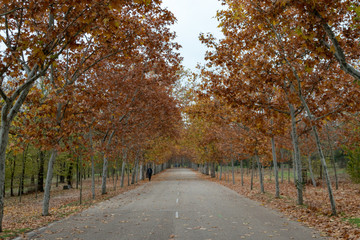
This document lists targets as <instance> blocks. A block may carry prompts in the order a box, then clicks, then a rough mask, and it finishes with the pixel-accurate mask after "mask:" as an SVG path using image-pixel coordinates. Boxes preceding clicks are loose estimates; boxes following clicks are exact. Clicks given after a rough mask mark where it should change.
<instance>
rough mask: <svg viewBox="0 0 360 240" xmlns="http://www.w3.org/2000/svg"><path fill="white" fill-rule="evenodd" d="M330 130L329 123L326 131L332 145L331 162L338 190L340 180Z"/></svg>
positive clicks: (330, 145)
mask: <svg viewBox="0 0 360 240" xmlns="http://www.w3.org/2000/svg"><path fill="white" fill-rule="evenodd" d="M329 131H330V130H329V127H328V125H326V133H327V138H328V142H329V147H330V154H331V163H332V165H333V168H334V174H335V189H336V190H338V189H339V181H338V177H337V172H336V163H335V155H334V149H333V146H332V143H331V139H330V134H329Z"/></svg>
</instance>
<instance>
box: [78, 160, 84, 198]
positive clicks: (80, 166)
mask: <svg viewBox="0 0 360 240" xmlns="http://www.w3.org/2000/svg"><path fill="white" fill-rule="evenodd" d="M78 165H79V175H80V179H79V181H80V196H79V197H80V200H79V201H80V205H81V204H82V193H83V192H82V190H83V188H82V183H83V180H82V174H85V173H84V171H83V166H82V159H81V156H79V164H78Z"/></svg>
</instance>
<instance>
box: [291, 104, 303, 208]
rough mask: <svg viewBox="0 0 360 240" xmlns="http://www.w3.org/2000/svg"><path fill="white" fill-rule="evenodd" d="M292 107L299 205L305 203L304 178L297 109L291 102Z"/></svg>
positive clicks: (292, 132)
mask: <svg viewBox="0 0 360 240" xmlns="http://www.w3.org/2000/svg"><path fill="white" fill-rule="evenodd" d="M289 108H290V116H291V138H292V142H293V147H294V162H295V166H296V170H297V181H296V189H297V203H298V204H299V205H303V203H304V198H303V184H302V182H303V180H302V174H301V169H302V166H301V159H300V149H299V140H298V135H297V129H296V117H295V109H294V107H293V105H292V104H290V103H289Z"/></svg>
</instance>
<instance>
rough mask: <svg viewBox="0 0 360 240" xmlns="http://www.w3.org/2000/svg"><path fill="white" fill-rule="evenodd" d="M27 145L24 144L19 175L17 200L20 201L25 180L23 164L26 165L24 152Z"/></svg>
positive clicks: (25, 152)
mask: <svg viewBox="0 0 360 240" xmlns="http://www.w3.org/2000/svg"><path fill="white" fill-rule="evenodd" d="M28 147H29V145H27V146H26V148H25V149H24V151H23V155H22V170H21V176H20V184H19V192H18V196H19V197H20V198H19V201H20V202H21V196H22V195H23V194H24V182H25V167H26V166H25V165H26V154H27V150H28Z"/></svg>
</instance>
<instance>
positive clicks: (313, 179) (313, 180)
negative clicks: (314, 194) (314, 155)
mask: <svg viewBox="0 0 360 240" xmlns="http://www.w3.org/2000/svg"><path fill="white" fill-rule="evenodd" d="M308 162H309V171H310V177H311V181H312V184H313V185H314V187H316V181H315V178H314V173H313V170H312V166H311V165H312V164H311V154H310V153H309V156H308Z"/></svg>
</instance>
